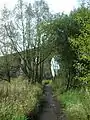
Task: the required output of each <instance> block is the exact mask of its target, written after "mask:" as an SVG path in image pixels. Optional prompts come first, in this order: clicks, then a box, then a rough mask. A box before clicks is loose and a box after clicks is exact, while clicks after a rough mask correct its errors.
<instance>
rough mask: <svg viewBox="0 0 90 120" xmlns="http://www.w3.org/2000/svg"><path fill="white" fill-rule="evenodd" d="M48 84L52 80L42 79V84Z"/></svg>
mask: <svg viewBox="0 0 90 120" xmlns="http://www.w3.org/2000/svg"><path fill="white" fill-rule="evenodd" d="M46 84H50V85H51V84H52V80H43V81H42V85H46Z"/></svg>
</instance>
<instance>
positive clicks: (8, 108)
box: [0, 77, 42, 120]
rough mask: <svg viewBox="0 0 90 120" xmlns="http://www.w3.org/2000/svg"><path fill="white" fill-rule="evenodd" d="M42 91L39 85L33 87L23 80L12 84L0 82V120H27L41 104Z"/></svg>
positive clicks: (14, 80)
mask: <svg viewBox="0 0 90 120" xmlns="http://www.w3.org/2000/svg"><path fill="white" fill-rule="evenodd" d="M41 94H42V89H41V86H40V85H39V84H35V85H31V84H28V82H27V81H26V80H22V78H20V77H19V78H18V79H13V80H11V83H8V82H5V81H1V82H0V120H25V117H26V116H25V115H26V114H27V113H30V112H32V111H33V109H34V108H35V107H36V104H38V103H39V99H40V95H41Z"/></svg>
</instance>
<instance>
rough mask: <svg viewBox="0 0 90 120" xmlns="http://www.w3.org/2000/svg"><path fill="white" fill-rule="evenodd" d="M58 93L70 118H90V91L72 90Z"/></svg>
mask: <svg viewBox="0 0 90 120" xmlns="http://www.w3.org/2000/svg"><path fill="white" fill-rule="evenodd" d="M58 92H59V91H58ZM57 95H58V96H57V98H58V100H60V101H61V102H62V104H64V111H65V113H66V114H67V117H68V120H90V118H89V117H90V93H89V92H88V93H87V92H82V91H78V90H70V91H67V92H64V93H63V94H59V93H58V94H57Z"/></svg>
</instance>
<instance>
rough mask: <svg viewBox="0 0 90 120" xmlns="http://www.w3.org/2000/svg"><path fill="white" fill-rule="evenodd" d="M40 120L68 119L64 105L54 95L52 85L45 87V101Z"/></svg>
mask: <svg viewBox="0 0 90 120" xmlns="http://www.w3.org/2000/svg"><path fill="white" fill-rule="evenodd" d="M38 120H66V116H65V114H64V113H63V111H62V105H60V103H59V102H58V101H57V100H55V98H54V97H53V95H52V88H51V86H50V85H46V86H45V87H44V95H43V102H42V106H41V112H40V114H39V117H38Z"/></svg>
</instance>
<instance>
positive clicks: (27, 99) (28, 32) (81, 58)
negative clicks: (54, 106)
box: [0, 0, 90, 120]
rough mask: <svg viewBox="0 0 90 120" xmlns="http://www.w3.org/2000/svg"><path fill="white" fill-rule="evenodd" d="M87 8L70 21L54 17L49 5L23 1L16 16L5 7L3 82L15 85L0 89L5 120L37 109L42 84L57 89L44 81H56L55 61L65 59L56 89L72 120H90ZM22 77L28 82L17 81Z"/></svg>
mask: <svg viewBox="0 0 90 120" xmlns="http://www.w3.org/2000/svg"><path fill="white" fill-rule="evenodd" d="M84 2H86V3H82V4H81V6H80V7H79V8H77V9H75V10H73V11H72V12H71V13H70V14H69V15H66V14H63V13H62V14H59V13H58V14H51V13H50V11H49V7H48V4H47V3H46V2H45V1H44V0H40V1H35V2H34V3H33V5H32V4H31V3H29V4H28V3H27V4H25V3H24V2H23V1H22V0H18V2H17V5H16V6H15V8H14V9H13V10H12V11H10V10H8V9H7V7H6V6H4V8H3V10H2V11H1V19H0V52H1V55H2V57H0V80H7V81H8V82H9V83H7V82H6V81H4V82H3V81H1V84H0V86H1V87H0V98H1V99H0V101H1V102H0V107H1V110H0V115H1V116H0V120H7V119H8V120H14V119H24V118H19V116H23V115H24V114H25V112H28V111H30V110H32V109H33V108H34V106H35V104H36V103H38V101H37V97H36V96H37V95H40V94H41V88H40V86H39V85H38V84H36V83H37V82H38V83H42V84H43V85H45V84H48V83H49V84H52V81H48V80H47V81H42V80H43V79H45V78H44V75H45V74H47V73H49V74H47V77H48V78H49V77H51V76H50V74H51V73H50V66H49V65H50V59H51V58H52V57H53V56H55V55H56V56H57V55H58V56H59V61H58V62H59V63H60V71H59V72H60V73H59V78H58V80H56V81H54V85H53V88H54V90H55V91H56V92H55V93H56V95H57V96H58V98H59V99H60V98H61V101H62V102H63V103H64V104H65V108H66V111H67V113H68V116H69V119H70V120H72V119H73V120H74V119H75V120H79V119H81V120H86V119H87V120H89V119H90V114H89V113H90V109H89V106H90V105H89V100H90V98H89V94H90V92H89V89H90V4H89V1H88V2H87V0H85V1H84ZM46 61H48V62H46ZM48 71H49V72H48ZM20 72H22V76H23V75H24V76H25V77H26V78H27V80H26V81H25V80H24V81H19V80H16V81H15V80H13V81H12V80H11V78H12V77H13V75H14V77H17V76H19V75H20V74H19V73H20ZM12 74H13V75H12ZM27 81H28V83H30V84H28V83H27ZM34 84H35V85H34ZM78 91H79V92H78ZM83 91H84V92H83Z"/></svg>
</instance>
